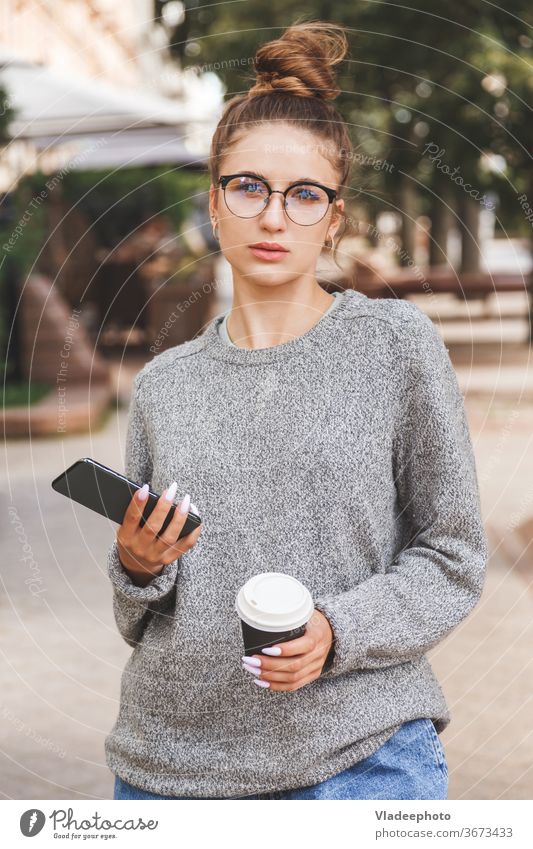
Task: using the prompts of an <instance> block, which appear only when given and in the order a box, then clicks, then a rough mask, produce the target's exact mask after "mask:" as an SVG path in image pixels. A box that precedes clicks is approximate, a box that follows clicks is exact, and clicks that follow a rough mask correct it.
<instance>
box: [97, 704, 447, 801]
mask: <svg viewBox="0 0 533 849" xmlns="http://www.w3.org/2000/svg"><path fill="white" fill-rule="evenodd" d="M113 798H114V799H194V798H200V797H195V796H159V795H157V794H156V793H148V792H147V791H146V790H141V789H139V788H138V787H134V786H133V785H132V784H128V783H127V782H126V781H123V780H122V779H121V778H119V777H118V775H117V776H116V777H115V792H114V797H113ZM210 798H215V799H222V798H226V799H447V798H448V765H447V763H446V756H445V754H444V749H443V746H442V743H441V742H440V740H439V735H438V734H437V732H436V730H435V726H434V725H433V722H432V721H431V719H413V720H411V721H410V722H405V723H404V724H403V725H402V727H401V728H400V729H399V730H398V731H397V732H396V734H393V735H392V737H389V739H388V740H387V741H386V742H385V743H384V744H383V746H381V747H380V748H379V749H378V750H377V751H376V752H374V754H373V755H370V756H369V757H368V758H365V759H364V760H362V761H359V762H358V763H356V764H354V765H353V766H351V767H348V769H345V770H343V772H339V773H338V774H337V775H333V776H331V778H326V780H325V781H320V782H319V783H318V784H313V785H311V786H308V787H298V788H296V789H294V790H276V791H274V792H269V793H256V794H253V795H251V796H226V797H219V796H214V797H210Z"/></svg>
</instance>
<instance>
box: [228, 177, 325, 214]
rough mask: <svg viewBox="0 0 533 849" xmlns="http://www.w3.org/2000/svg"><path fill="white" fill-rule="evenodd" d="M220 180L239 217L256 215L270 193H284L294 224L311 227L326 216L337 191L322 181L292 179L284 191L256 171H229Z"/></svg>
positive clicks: (286, 208) (285, 208) (229, 203)
mask: <svg viewBox="0 0 533 849" xmlns="http://www.w3.org/2000/svg"><path fill="white" fill-rule="evenodd" d="M218 183H219V184H220V186H221V187H222V189H223V191H224V201H225V203H226V206H227V207H228V209H229V211H230V212H232V213H233V215H237V216H238V217H239V218H255V216H256V215H259V214H260V213H261V212H262V211H263V210H264V209H265V208H266V206H267V204H268V202H269V200H270V195H273V194H280V195H283V208H284V210H285V212H286V213H287V215H288V217H289V218H290V219H291V221H293V222H294V223H295V224H302V225H303V226H304V227H310V226H311V225H312V224H318V222H319V221H321V220H322V218H324V216H325V214H326V212H327V211H328V209H329V205H330V204H331V203H332V202H333V201H334V200H335V198H336V197H337V192H336V191H335V190H334V189H330V188H328V187H327V186H322V185H321V184H320V183H315V182H308V181H303V180H300V181H298V182H296V183H291V185H290V186H288V187H287V188H286V189H285V191H284V192H279V191H277V190H274V189H272V188H271V187H270V185H269V184H268V183H267V181H266V180H262V179H261V178H259V177H258V176H257V175H256V174H251V173H248V172H244V173H242V174H226V175H225V176H223V177H219V179H218Z"/></svg>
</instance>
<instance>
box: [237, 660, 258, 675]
mask: <svg viewBox="0 0 533 849" xmlns="http://www.w3.org/2000/svg"><path fill="white" fill-rule="evenodd" d="M242 668H243V669H244V670H245V671H246V672H251V673H252V675H261V670H260V669H258V668H257V666H248V664H247V663H243V665H242Z"/></svg>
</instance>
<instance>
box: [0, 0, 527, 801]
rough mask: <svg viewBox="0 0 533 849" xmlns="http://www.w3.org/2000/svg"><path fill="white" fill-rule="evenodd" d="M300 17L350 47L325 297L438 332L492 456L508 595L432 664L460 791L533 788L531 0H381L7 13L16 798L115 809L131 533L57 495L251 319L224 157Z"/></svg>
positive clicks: (493, 532) (5, 657) (491, 509)
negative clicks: (114, 577)
mask: <svg viewBox="0 0 533 849" xmlns="http://www.w3.org/2000/svg"><path fill="white" fill-rule="evenodd" d="M303 13H305V14H306V15H307V17H308V19H317V18H319V19H323V20H331V21H334V22H337V23H340V24H343V25H344V26H345V27H346V28H347V34H348V37H349V40H350V56H349V59H348V60H346V61H344V62H343V63H342V64H341V65H340V66H339V85H340V87H341V89H342V93H341V96H340V97H339V99H338V100H337V101H336V105H337V106H338V108H339V109H340V111H341V112H342V114H343V115H344V116H345V118H346V120H347V121H348V122H349V126H350V130H351V134H352V140H353V143H354V167H353V175H352V182H351V184H350V186H347V187H346V192H345V198H346V227H345V229H344V232H343V235H342V238H341V239H340V242H339V244H338V250H337V252H336V255H335V258H334V259H332V258H331V257H330V256H329V255H328V256H327V257H326V256H324V258H323V259H322V258H321V260H320V262H319V266H318V268H317V279H318V280H319V282H320V284H321V285H322V286H323V287H324V288H325V289H326V290H327V291H334V290H339V289H340V290H342V289H346V288H354V289H356V290H358V291H361V292H364V293H365V294H366V295H367V296H368V297H372V298H383V297H385V298H393V297H396V298H406V299H410V300H412V301H414V302H415V303H417V304H418V305H419V306H420V308H421V309H422V310H424V311H425V312H426V313H427V314H428V315H429V316H430V317H431V319H432V320H433V321H434V322H435V324H436V326H437V327H438V329H439V332H440V333H441V334H442V336H443V339H444V340H445V342H446V346H447V348H448V350H449V354H450V357H451V360H452V363H453V365H454V368H455V370H456V374H457V378H458V381H459V385H460V387H461V392H462V393H463V397H464V401H465V408H466V411H467V415H468V420H469V424H470V430H471V435H472V441H473V444H474V450H475V454H476V461H477V468H478V477H479V485H480V492H481V499H482V509H483V516H484V520H485V523H486V528H487V533H488V535H489V541H490V547H491V553H490V562H489V568H488V575H487V582H486V587H485V591H484V593H483V597H482V599H481V601H480V603H479V604H478V606H477V607H476V608H475V610H474V611H473V613H472V614H471V615H470V616H469V617H468V618H467V620H466V621H465V622H463V623H462V624H461V625H460V626H459V627H458V628H457V629H455V630H454V631H453V633H452V634H450V635H449V636H448V638H447V639H446V640H444V641H443V642H442V643H441V644H440V645H439V646H437V647H436V648H435V649H433V651H432V652H430V653H429V659H430V660H431V662H432V665H433V668H434V669H435V672H436V674H437V677H438V679H439V681H440V682H441V685H442V687H443V690H444V693H445V695H446V698H447V701H448V704H449V706H450V710H451V715H452V722H451V724H450V726H449V727H448V728H447V729H446V731H445V732H444V733H443V735H442V737H441V739H442V742H443V745H444V747H445V749H446V754H447V759H448V762H449V767H450V793H449V797H450V799H531V798H533V722H532V720H531V716H532V715H533V711H532V697H533V658H532V653H531V646H532V645H533V639H532V638H533V586H532V575H533V552H532V548H533V546H532V542H533V450H532V447H531V438H532V435H533V369H532V365H531V353H532V342H533V319H532V315H533V261H532V256H533V168H532V162H531V157H532V143H531V130H530V128H531V118H532V115H531V100H532V93H533V86H532V80H533V73H532V71H533V54H532V50H533V28H532V23H533V21H532V16H531V8H530V5H529V4H526V2H525V0H524V2H522V0H511V2H510V3H508V4H507V5H506V8H505V9H504V8H498V7H497V6H495V5H489V4H478V3H465V2H464V0H462V2H461V3H459V2H457V0H448V1H447V2H446V4H444V3H442V2H439V1H438V0H426V2H422V0H415V2H412V3H411V4H410V7H409V8H407V7H406V6H405V5H402V4H400V3H396V2H391V3H388V4H387V12H386V14H384V12H383V5H382V4H379V3H368V2H364V0H350V2H347V1H346V2H338V0H337V2H335V4H333V3H329V2H321V3H313V2H311V3H307V4H306V5H305V6H304V5H303V4H301V3H297V2H288V3H287V2H284V3H283V4H281V3H279V2H276V0H270V2H269V3H268V5H267V4H266V3H264V2H263V0H246V2H244V3H239V4H238V7H236V6H234V5H233V4H219V5H215V6H213V5H211V6H209V7H205V8H202V7H201V6H200V5H199V4H198V3H196V2H195V0H184V2H181V0H167V2H164V0H122V2H121V3H116V2H112V0H54V2H53V3H52V0H25V2H18V0H0V24H1V25H0V364H1V366H2V378H3V379H2V384H1V387H0V392H1V393H2V408H1V413H0V414H1V415H2V417H3V436H4V452H3V460H4V462H3V471H4V475H3V486H2V490H1V495H0V498H1V509H0V521H1V527H2V558H1V572H0V575H1V585H0V717H1V720H2V721H1V722H0V735H1V743H0V748H1V754H0V758H1V774H2V781H1V784H0V798H4V799H86V798H88V799H92V798H95V799H99V798H112V783H113V782H112V776H111V774H110V772H109V770H108V769H107V766H106V764H105V759H104V750H103V741H104V738H105V736H106V735H107V734H108V733H109V731H110V729H111V727H112V724H113V722H114V720H115V716H116V713H117V710H118V696H119V684H120V675H121V672H122V669H123V667H124V664H125V662H126V660H127V658H128V656H129V654H130V652H131V649H130V648H129V647H128V646H127V645H126V644H125V643H124V642H123V640H122V639H121V638H120V636H119V635H118V632H117V630H116V627H115V624H114V620H113V614H112V607H111V588H110V585H109V580H108V578H107V573H106V555H107V551H108V548H109V546H110V544H111V542H112V540H113V538H114V535H115V532H116V526H115V525H114V524H112V523H111V522H106V520H105V519H102V518H101V517H99V516H97V515H96V514H94V513H91V512H90V511H88V510H86V509H85V508H82V507H81V506H76V505H75V504H73V503H72V502H70V501H69V502H67V501H66V499H64V498H61V497H60V496H59V495H58V494H57V493H55V492H54V491H53V490H52V489H51V486H50V483H51V481H52V479H53V478H55V477H56V476H57V475H58V474H59V473H60V472H61V471H63V470H64V469H65V468H66V467H67V466H69V465H70V464H71V463H73V462H74V461H75V460H77V459H79V458H80V457H93V458H95V459H97V460H99V461H100V462H102V463H104V464H105V465H108V466H112V467H114V468H117V469H118V470H122V469H123V458H124V442H125V435H126V424H127V410H128V403H129V398H130V391H131V384H132V380H133V377H134V376H135V374H136V373H137V372H138V370H139V369H140V368H141V367H142V366H143V364H144V363H146V362H147V361H148V360H150V359H152V357H154V356H157V355H158V354H159V353H161V352H162V351H163V350H166V349H167V348H168V347H172V346H174V345H177V344H181V343H182V342H184V341H187V340H188V339H192V338H194V337H195V336H196V335H197V334H199V333H201V332H202V331H203V329H204V328H205V326H206V324H207V323H208V322H209V321H210V320H211V319H212V317H213V316H215V315H221V314H222V313H223V312H225V311H227V310H228V309H229V308H230V307H231V301H232V281H231V270H230V267H229V265H228V263H227V262H226V260H225V259H224V257H223V256H222V255H221V254H220V253H219V251H218V243H217V242H216V241H215V240H214V238H213V234H212V230H211V224H210V220H209V215H208V190H209V177H208V172H207V158H208V153H209V144H210V140H211V136H212V134H213V131H214V129H215V127H216V124H217V121H218V119H219V117H220V114H221V110H222V108H223V104H224V100H225V99H228V98H229V97H231V96H234V95H235V94H237V93H239V92H241V91H244V90H246V89H248V88H249V87H250V85H251V83H252V81H253V77H254V70H253V59H254V56H255V51H256V49H257V47H258V46H259V45H260V44H261V43H264V42H265V41H267V40H269V39H271V38H274V37H277V36H278V35H279V34H280V32H281V31H282V30H283V29H284V28H285V27H286V26H288V25H289V24H290V23H291V22H292V21H294V20H295V19H296V18H297V17H298V16H301V15H302V14H303ZM266 22H268V23H266ZM341 232H342V229H341ZM191 496H192V500H193V502H194V501H195V493H191ZM197 497H198V498H199V497H200V494H198V495H197Z"/></svg>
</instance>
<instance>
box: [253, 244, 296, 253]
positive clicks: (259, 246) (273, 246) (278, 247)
mask: <svg viewBox="0 0 533 849" xmlns="http://www.w3.org/2000/svg"><path fill="white" fill-rule="evenodd" d="M250 247H251V248H255V249H256V250H261V251H283V252H284V253H288V251H287V248H284V247H283V245H278V243H277V242H257V243H256V244H255V245H250Z"/></svg>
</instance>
